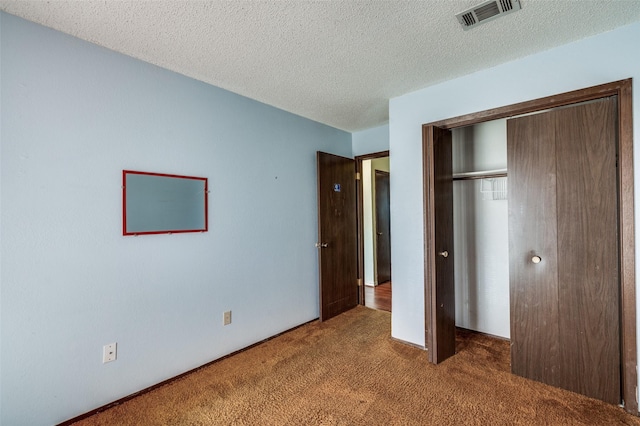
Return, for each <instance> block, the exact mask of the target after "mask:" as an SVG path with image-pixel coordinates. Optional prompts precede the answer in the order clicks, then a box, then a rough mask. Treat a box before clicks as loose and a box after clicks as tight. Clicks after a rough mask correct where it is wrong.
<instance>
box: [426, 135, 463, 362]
mask: <svg viewBox="0 0 640 426" xmlns="http://www.w3.org/2000/svg"><path fill="white" fill-rule="evenodd" d="M423 132H424V134H423V140H424V141H425V145H424V153H423V155H424V167H425V177H426V182H425V209H426V211H432V212H433V215H425V217H426V218H427V219H426V220H427V223H425V230H426V235H425V241H426V245H425V251H426V255H425V258H426V265H425V269H426V270H425V276H426V280H428V281H429V283H427V288H431V289H432V291H431V294H427V295H426V301H425V303H426V307H427V309H426V311H427V318H426V328H427V349H428V351H429V360H430V361H431V362H433V363H435V364H437V363H440V362H442V361H444V360H446V359H447V358H449V357H450V356H452V355H454V354H455V348H456V315H455V314H456V312H455V292H454V275H453V274H454V273H453V174H452V165H451V139H452V138H451V131H450V130H445V129H440V128H438V127H434V126H424V128H423ZM429 218H431V219H429ZM432 242H433V244H432Z"/></svg>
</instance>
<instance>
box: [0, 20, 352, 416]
mask: <svg viewBox="0 0 640 426" xmlns="http://www.w3.org/2000/svg"><path fill="white" fill-rule="evenodd" d="M0 37H1V38H0V49H1V50H0V52H1V55H0V59H1V69H0V76H1V84H0V90H1V94H2V97H1V104H0V106H1V114H0V119H1V120H2V121H1V122H2V133H1V140H0V145H1V151H0V166H1V172H0V184H1V186H0V202H1V203H2V210H1V214H0V220H1V221H0V233H1V235H2V238H1V239H0V250H1V251H0V253H1V257H0V268H1V269H0V271H1V276H0V291H1V296H2V299H1V307H0V308H1V315H2V316H1V322H2V323H1V329H0V332H1V339H0V340H1V341H2V347H1V352H0V354H1V373H2V376H1V379H0V385H1V386H2V394H1V404H0V405H1V406H2V417H0V423H1V424H3V425H11V426H17V425H48V424H54V423H58V422H61V421H64V420H66V419H69V418H72V417H74V416H77V415H79V414H81V413H84V412H86V411H88V410H91V409H93V408H96V407H99V406H101V405H103V404H106V403H109V402H111V401H113V400H116V399H119V398H121V397H124V396H126V395H129V394H131V393H133V392H136V391H138V390H140V389H143V388H146V387H148V386H150V385H153V384H155V383H158V382H160V381H162V380H164V379H167V378H170V377H173V376H175V375H177V374H180V373H182V372H184V371H187V370H189V369H192V368H194V367H197V366H199V365H202V364H204V363H206V362H208V361H211V360H213V359H216V358H219V357H221V356H223V355H226V354H229V353H230V352H233V351H235V350H237V349H240V348H243V347H246V346H247V345H250V344H252V343H255V342H257V341H260V340H262V339H264V338H266V337H269V336H272V335H273V334H275V333H278V332H281V331H283V330H286V329H289V328H291V327H294V326H296V325H298V324H301V323H304V322H306V321H309V320H312V319H314V318H317V316H318V291H317V285H318V283H317V257H316V256H317V253H316V249H315V248H314V242H315V241H316V234H317V218H316V191H315V188H316V170H315V152H316V150H322V151H327V152H331V153H334V154H338V155H343V156H351V153H352V147H351V135H350V134H349V133H346V132H343V131H339V130H336V129H334V128H330V127H328V126H325V125H322V124H318V123H316V122H313V121H310V120H307V119H304V118H301V117H298V116H295V115H292V114H289V113H286V112H283V111H281V110H278V109H276V108H272V107H269V106H266V105H264V104H261V103H258V102H255V101H253V100H250V99H247V98H244V97H241V96H237V95H235V94H232V93H230V92H227V91H224V90H221V89H219V88H216V87H212V86H209V85H206V84H204V83H201V82H198V81H195V80H191V79H189V78H186V77H184V76H181V75H178V74H174V73H172V72H169V71H166V70H163V69H161V68H158V67H155V66H152V65H149V64H146V63H143V62H140V61H138V60H135V59H132V58H129V57H126V56H123V55H120V54H117V53H114V52H112V51H109V50H106V49H103V48H100V47H97V46H95V45H92V44H89V43H86V42H83V41H80V40H78V39H75V38H72V37H69V36H67V35H64V34H61V33H59V32H56V31H53V30H50V29H47V28H44V27H41V26H38V25H35V24H32V23H29V22H26V21H23V20H21V19H18V18H16V17H13V16H11V15H7V14H4V13H2V14H0ZM123 169H131V170H141V171H151V172H160V173H174V174H183V175H193V176H203V177H208V178H209V187H210V190H211V193H210V198H209V207H210V210H209V226H210V231H209V232H207V233H202V234H200V233H197V234H176V235H155V236H141V237H123V236H122V222H121V220H122V219H121V215H122V200H121V197H122V190H121V173H122V170H123ZM225 310H232V311H233V323H232V324H231V325H229V326H226V327H223V326H222V314H223V311H225ZM110 342H118V360H117V361H116V362H112V363H109V364H102V346H103V345H104V344H107V343H110Z"/></svg>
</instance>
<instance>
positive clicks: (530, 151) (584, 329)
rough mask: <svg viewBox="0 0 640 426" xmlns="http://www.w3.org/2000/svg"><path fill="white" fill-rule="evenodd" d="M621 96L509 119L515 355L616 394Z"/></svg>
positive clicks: (614, 398) (593, 392) (553, 376)
mask: <svg viewBox="0 0 640 426" xmlns="http://www.w3.org/2000/svg"><path fill="white" fill-rule="evenodd" d="M616 108H617V100H616V99H615V98H609V99H605V100H601V101H596V102H590V103H585V104H580V105H577V106H572V107H567V108H560V109H556V110H552V111H548V112H545V113H540V114H536V115H531V116H526V117H521V118H517V119H512V120H509V121H508V124H507V133H508V174H509V197H510V198H509V238H510V244H509V252H510V264H509V269H510V291H511V344H512V345H511V356H512V360H511V364H512V371H513V372H514V373H515V374H518V375H521V376H524V377H528V378H531V379H534V380H538V381H542V382H545V383H548V384H551V385H553V386H558V387H562V388H565V389H568V390H571V391H574V392H578V393H581V394H584V395H587V396H590V397H593V398H597V399H601V400H603V401H607V402H610V403H613V404H618V403H620V402H621V396H620V372H621V370H620V328H619V322H620V318H619V303H620V300H619V281H618V280H619V259H618V221H617V217H618V215H617V195H616V194H617V177H616V176H617V172H616V144H617V142H616V128H617V109H616Z"/></svg>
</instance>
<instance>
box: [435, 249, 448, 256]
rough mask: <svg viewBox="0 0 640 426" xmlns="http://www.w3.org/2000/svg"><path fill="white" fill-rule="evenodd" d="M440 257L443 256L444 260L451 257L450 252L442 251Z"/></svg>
mask: <svg viewBox="0 0 640 426" xmlns="http://www.w3.org/2000/svg"><path fill="white" fill-rule="evenodd" d="M438 256H442V257H444V258H447V257H449V252H448V251H446V250H445V251H441V252H440V253H438Z"/></svg>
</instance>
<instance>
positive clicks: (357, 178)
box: [356, 172, 361, 180]
mask: <svg viewBox="0 0 640 426" xmlns="http://www.w3.org/2000/svg"><path fill="white" fill-rule="evenodd" d="M360 179H361V177H360V172H356V180H360Z"/></svg>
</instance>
